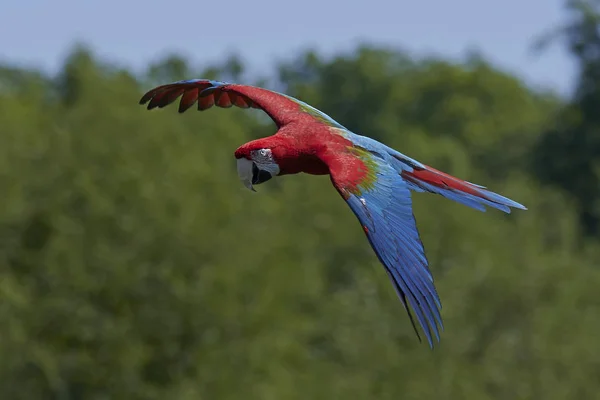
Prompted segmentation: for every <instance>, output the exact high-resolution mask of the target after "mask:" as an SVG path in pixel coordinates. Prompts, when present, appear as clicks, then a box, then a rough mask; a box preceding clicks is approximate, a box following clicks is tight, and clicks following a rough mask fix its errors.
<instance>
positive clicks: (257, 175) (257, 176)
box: [252, 163, 272, 185]
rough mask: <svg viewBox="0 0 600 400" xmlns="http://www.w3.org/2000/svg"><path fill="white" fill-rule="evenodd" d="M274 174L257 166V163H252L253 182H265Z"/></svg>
mask: <svg viewBox="0 0 600 400" xmlns="http://www.w3.org/2000/svg"><path fill="white" fill-rule="evenodd" d="M271 178H272V176H271V174H270V173H269V172H268V171H264V170H262V169H260V168H258V167H257V166H256V164H255V163H252V184H253V185H258V184H260V183H264V182H266V181H268V180H269V179H271Z"/></svg>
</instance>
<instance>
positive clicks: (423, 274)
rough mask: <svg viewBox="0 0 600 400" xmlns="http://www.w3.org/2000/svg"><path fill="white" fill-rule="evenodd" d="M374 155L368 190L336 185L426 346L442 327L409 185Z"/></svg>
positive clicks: (439, 303) (431, 344)
mask: <svg viewBox="0 0 600 400" xmlns="http://www.w3.org/2000/svg"><path fill="white" fill-rule="evenodd" d="M375 160H376V162H377V169H378V171H377V179H376V180H375V182H374V185H373V187H372V188H371V189H369V190H366V191H363V192H362V193H361V194H352V193H351V192H349V191H346V192H344V191H343V188H340V187H338V186H337V185H336V187H337V188H338V190H340V191H341V193H342V195H343V196H344V197H345V198H346V202H347V203H348V205H349V206H350V208H351V209H352V211H353V212H354V214H355V215H356V217H357V218H358V220H359V221H360V223H361V225H362V226H363V227H364V228H366V229H365V233H366V235H367V237H368V239H369V242H370V244H371V246H372V247H373V249H374V251H375V253H376V254H377V257H378V258H379V260H380V261H381V263H382V264H383V265H384V266H385V268H386V270H387V273H388V275H389V277H390V278H391V280H392V282H393V283H394V286H395V288H396V291H397V292H398V295H399V296H400V299H401V300H402V302H403V304H404V306H405V307H406V310H407V312H408V314H409V317H410V319H411V321H413V318H412V315H411V313H410V310H409V308H408V306H407V304H406V303H408V305H410V307H411V308H412V309H413V311H414V312H415V314H416V317H417V321H418V322H419V325H421V328H422V329H423V332H424V333H425V337H426V338H427V341H428V342H429V345H430V346H431V347H433V338H434V337H435V338H436V339H437V341H439V340H440V337H439V333H440V331H441V330H443V322H442V317H441V313H440V309H441V301H440V298H439V295H438V293H437V291H436V289H435V286H434V283H433V277H432V275H431V272H430V270H429V267H428V261H427V258H426V256H425V250H424V248H423V244H422V242H421V240H420V237H419V232H418V230H417V226H416V222H415V218H414V215H413V211H412V200H411V196H410V190H409V186H408V183H407V182H405V181H404V180H403V179H402V177H401V176H400V175H399V174H398V172H397V171H396V170H395V169H394V168H393V167H392V166H390V165H389V164H387V163H385V161H383V160H380V159H375ZM335 178H336V177H335V174H334V175H332V180H333V181H334V184H335ZM413 325H414V321H413ZM415 331H417V330H416V327H415ZM417 335H418V331H417Z"/></svg>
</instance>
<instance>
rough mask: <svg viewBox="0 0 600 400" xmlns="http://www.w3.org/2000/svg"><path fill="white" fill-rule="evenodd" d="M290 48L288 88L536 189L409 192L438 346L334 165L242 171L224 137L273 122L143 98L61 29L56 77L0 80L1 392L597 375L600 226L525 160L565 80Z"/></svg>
mask: <svg viewBox="0 0 600 400" xmlns="http://www.w3.org/2000/svg"><path fill="white" fill-rule="evenodd" d="M177 60H179V61H177ZM299 60H300V61H298V62H294V63H290V64H286V65H283V66H282V68H281V76H280V83H281V84H282V85H284V86H286V87H287V88H288V89H287V90H288V91H289V92H290V93H291V94H294V95H297V96H299V97H300V98H302V100H305V101H307V102H310V103H312V104H314V105H315V106H318V107H320V108H322V109H323V110H324V111H325V112H328V113H330V114H331V115H332V116H333V117H334V118H336V119H337V120H339V122H341V123H342V124H344V125H346V126H348V127H349V128H350V129H352V130H354V131H356V132H357V133H361V134H366V135H370V136H374V137H376V138H378V139H380V140H383V141H384V142H386V143H388V144H390V145H391V146H394V147H396V148H397V149H398V150H400V151H402V152H405V153H406V154H409V155H411V156H414V157H416V158H418V159H420V160H421V161H423V162H426V163H428V164H430V165H432V166H434V167H438V168H444V169H447V170H448V171H449V172H451V173H453V174H456V175H458V176H460V177H463V178H466V179H469V180H472V181H475V182H477V183H483V184H488V185H489V186H490V187H491V188H492V189H493V190H497V191H500V192H501V193H505V194H507V195H509V196H510V197H512V198H515V199H516V200H518V201H521V202H523V203H524V204H526V205H527V206H528V207H529V208H530V210H529V211H527V212H520V213H517V214H516V215H515V216H506V215H503V214H501V213H499V212H496V213H495V212H490V213H488V214H483V213H478V212H477V211H474V210H471V209H469V208H467V207H464V206H461V205H458V204H454V203H452V202H449V201H447V200H444V199H442V198H441V197H439V196H433V195H425V194H422V195H415V196H414V198H415V207H416V210H415V213H416V216H417V220H418V223H419V228H420V231H421V233H422V236H423V241H424V243H425V246H426V249H427V253H428V256H429V259H430V262H431V265H432V269H433V270H434V274H435V277H436V282H437V285H438V288H439V292H440V294H441V297H442V301H443V304H444V309H443V317H444V319H445V324H446V332H445V333H444V334H443V338H442V343H441V344H440V346H439V347H438V348H437V349H436V350H435V351H434V352H431V351H428V349H427V347H426V346H425V345H419V344H418V342H417V340H416V339H415V338H414V336H413V332H412V328H411V327H410V324H409V322H408V321H407V320H406V318H405V314H404V311H403V309H402V306H401V304H400V303H399V301H398V299H397V298H396V295H395V293H394V290H393V287H392V285H391V284H390V282H389V281H388V279H387V276H386V274H385V271H384V270H383V268H382V267H381V266H380V265H379V263H378V261H377V259H376V257H375V256H374V254H373V252H372V251H371V249H370V247H369V245H368V244H367V242H366V240H365V238H364V235H363V233H362V231H361V230H360V229H359V226H358V224H357V222H356V220H355V218H354V216H353V215H352V213H351V211H350V210H349V209H348V208H347V207H346V206H345V205H343V202H342V200H341V199H340V198H339V195H338V194H337V193H335V191H334V190H333V189H332V187H331V183H330V182H329V179H328V178H327V177H314V176H306V175H298V176H293V177H287V178H281V179H276V180H274V181H273V182H269V183H268V184H266V185H261V187H260V188H259V193H251V192H249V191H247V190H246V189H244V188H243V187H242V186H241V185H240V184H239V182H238V179H237V176H236V171H235V160H234V158H233V154H232V153H233V150H234V149H235V148H236V147H237V146H238V145H239V144H241V143H244V142H245V141H247V140H249V139H251V138H252V137H255V136H256V135H266V134H269V133H271V132H274V131H275V127H274V125H273V124H272V123H269V124H263V123H262V121H263V119H259V118H255V117H256V116H257V115H259V113H251V112H248V111H244V110H236V109H227V110H222V109H211V110H210V111H207V112H205V113H198V112H194V111H191V110H190V111H189V112H188V113H186V114H183V115H179V114H178V113H177V112H176V109H175V108H168V109H165V110H161V111H155V112H148V111H146V110H145V109H144V108H143V107H139V106H138V105H137V102H138V100H139V96H140V95H141V90H140V86H141V85H140V83H141V82H140V81H139V80H136V79H135V78H134V77H133V76H132V75H131V74H130V73H129V72H127V71H122V70H118V69H116V68H114V67H111V66H110V65H109V66H107V65H104V64H102V63H101V62H99V61H98V60H97V59H96V58H95V57H94V55H93V54H92V53H91V52H89V51H88V50H86V49H85V48H77V49H75V50H74V52H73V54H72V55H71V56H70V57H68V58H67V60H66V62H65V65H64V67H63V70H62V72H61V74H59V76H58V78H56V79H51V78H49V77H45V76H43V75H41V74H39V73H36V72H32V71H18V70H15V69H3V70H0V82H10V80H11V78H10V77H11V76H12V75H11V74H15V73H17V75H16V76H21V77H23V78H22V79H21V80H22V83H18V84H16V85H15V86H14V87H18V88H19V90H8V91H2V92H0V126H2V129H0V136H1V140H2V143H3V145H2V146H0V171H2V172H1V173H0V190H1V191H2V193H3V195H2V196H0V360H2V362H1V363H0V398H2V399H5V398H6V399H15V400H19V399H60V400H62V399H92V400H94V399H108V398H110V399H164V398H175V399H183V400H185V399H198V398H217V399H238V398H240V397H243V398H247V399H281V398H285V399H304V398H311V399H331V398H352V399H372V398H377V399H382V400H385V399H397V398H398V397H399V396H400V397H402V398H406V399H409V400H410V399H419V400H423V399H434V398H435V399H455V398H460V399H465V400H469V399H492V398H493V399H500V400H502V399H507V400H508V399H510V400H514V399H531V398H544V399H546V400H553V399H560V400H562V399H565V398H595V396H597V393H598V391H599V390H600V386H599V385H600V383H599V381H598V379H597V376H598V375H599V374H600V365H599V364H598V361H597V357H596V354H597V353H598V352H599V351H600V343H599V342H598V340H597V338H596V336H595V333H594V332H595V331H596V330H598V329H599V328H600V321H599V320H598V318H597V315H598V313H599V312H600V301H599V300H598V296H597V295H596V292H597V287H598V285H600V270H598V269H597V268H595V266H596V261H597V259H598V257H599V256H600V247H599V245H598V244H597V243H585V244H584V245H580V243H579V236H578V235H577V231H578V229H579V225H578V220H577V213H576V212H575V211H574V210H573V204H572V202H571V200H570V199H569V198H568V197H566V196H564V195H562V194H561V192H560V191H558V190H555V189H552V188H543V187H541V185H540V183H539V182H538V181H537V180H536V177H535V176H533V175H532V174H530V173H529V171H528V169H526V168H524V167H523V165H526V162H525V160H526V159H527V157H528V156H529V153H528V152H530V151H531V149H532V147H533V145H534V144H535V142H536V140H537V139H538V135H539V132H541V131H543V130H544V128H545V127H546V123H547V120H548V119H549V115H552V114H553V113H554V110H555V109H556V107H557V103H558V101H557V100H556V99H555V98H554V97H553V96H550V95H546V94H543V93H536V92H533V91H532V90H530V89H528V88H527V87H526V86H524V85H523V84H522V83H520V82H519V81H518V80H516V79H515V78H513V77H511V76H509V75H507V74H504V73H502V72H500V71H497V70H495V69H494V68H493V67H492V66H490V65H488V64H486V63H485V62H484V61H482V60H477V59H473V60H472V61H468V62H466V63H464V64H456V63H455V64H451V63H448V62H444V61H442V60H418V59H415V58H414V57H411V56H409V55H408V54H406V53H404V52H402V51H394V50H390V49H381V48H375V47H367V46H363V47H361V48H358V49H357V50H356V52H353V53H350V54H347V55H339V56H337V57H335V58H333V59H331V60H326V59H325V58H324V57H322V56H320V55H318V54H316V53H311V52H307V53H306V54H304V55H301V56H300V57H299ZM230 61H231V60H230ZM156 65H158V66H160V65H164V66H166V68H164V69H162V70H161V68H158V69H155V70H154V71H155V72H156V71H158V75H157V76H162V75H161V74H166V75H165V76H167V75H169V74H172V76H171V78H169V81H171V80H172V78H177V74H182V73H183V72H184V71H188V72H189V71H190V70H191V69H192V68H191V67H190V65H189V64H188V63H187V62H185V61H184V60H181V59H178V58H176V57H171V58H169V59H167V60H165V61H164V63H161V62H159V63H157V64H156ZM169 65H170V66H171V67H168V66H169ZM231 65H232V66H235V62H234V63H231ZM240 66H241V63H240ZM150 70H152V68H150ZM2 71H4V75H3V74H2ZM235 71H238V73H242V72H243V68H232V70H230V71H229V72H227V73H230V74H231V73H235ZM149 72H151V71H149ZM209 72H210V71H209ZM213 72H214V73H215V74H216V73H217V71H216V70H214V69H213ZM150 76H151V74H150V75H148V76H145V77H144V78H145V79H146V80H149V79H150V78H149V77H150ZM182 77H183V76H182ZM27 82H30V83H31V82H46V83H47V84H29V83H27ZM161 83H162V82H161ZM147 84H148V82H144V83H143V85H144V87H145V86H146V85H147ZM56 93H58V94H60V97H59V100H60V101H56ZM53 96H54V97H53ZM52 99H54V101H51V100H52ZM516 144H518V146H517V145H516Z"/></svg>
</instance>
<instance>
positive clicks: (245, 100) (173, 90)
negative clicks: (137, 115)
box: [140, 79, 344, 128]
mask: <svg viewBox="0 0 600 400" xmlns="http://www.w3.org/2000/svg"><path fill="white" fill-rule="evenodd" d="M180 96H181V101H180V102H179V112H180V113H182V112H185V111H186V110H188V109H189V108H190V107H192V106H193V105H194V104H196V102H197V103H198V110H200V111H203V110H207V109H209V108H211V107H212V106H217V107H222V108H229V107H232V106H237V107H240V108H258V109H261V110H263V111H264V112H266V113H267V114H268V115H269V117H271V119H272V120H273V121H274V122H275V124H277V126H278V127H281V126H283V125H285V124H287V123H290V122H293V121H308V120H312V121H315V120H316V121H319V122H321V123H324V124H326V125H329V126H334V127H337V128H344V127H343V126H342V125H340V124H339V123H338V122H336V121H335V120H334V119H333V118H331V117H330V116H328V115H327V114H325V113H323V112H321V111H319V110H317V109H316V108H314V107H312V106H310V105H308V104H306V103H304V102H302V101H300V100H298V99H296V98H294V97H291V96H288V95H285V94H281V93H277V92H274V91H272V90H268V89H263V88H259V87H256V86H250V85H239V84H233V83H227V82H220V81H213V80H209V79H190V80H185V81H178V82H174V83H169V84H167V85H162V86H158V87H155V88H154V89H152V90H150V91H148V92H147V93H146V94H144V95H143V96H142V98H141V99H140V104H142V105H143V104H146V103H148V106H147V108H148V110H151V109H153V108H157V107H158V108H163V107H165V106H167V105H169V104H171V103H173V102H174V101H175V100H177V99H178V98H179V97H180Z"/></svg>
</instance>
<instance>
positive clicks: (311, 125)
mask: <svg viewBox="0 0 600 400" xmlns="http://www.w3.org/2000/svg"><path fill="white" fill-rule="evenodd" d="M180 96H181V101H180V102H179V112H180V113H182V112H184V111H186V110H187V109H189V108H190V107H192V106H193V105H194V104H196V103H198V106H197V107H198V110H200V111H203V110H206V109H209V108H211V107H212V106H217V107H223V108H229V107H231V106H237V107H240V108H256V109H261V110H263V111H264V112H265V113H267V114H268V116H269V117H270V118H271V119H272V120H273V121H274V122H275V124H276V126H277V128H278V130H277V132H276V133H275V134H274V135H272V136H269V137H266V138H261V139H257V140H253V141H250V142H248V143H245V144H243V145H241V146H240V147H239V148H238V149H237V150H235V153H234V155H235V158H236V159H237V172H238V176H239V178H240V180H241V181H242V182H243V184H244V185H245V186H246V187H247V188H248V189H250V190H253V191H254V185H259V184H261V183H264V182H267V181H268V180H270V179H272V178H273V177H276V176H283V175H290V174H297V173H300V172H304V173H307V174H312V175H327V174H328V175H329V176H330V179H331V182H332V183H333V187H334V188H335V189H336V190H337V191H338V193H339V194H340V195H341V197H342V198H343V199H344V201H345V202H346V203H347V204H348V206H349V207H350V209H351V210H352V211H353V212H354V214H355V215H356V217H357V218H358V221H359V222H360V225H361V227H362V229H363V231H364V233H365V235H366V236H367V239H368V240H369V243H370V245H371V247H372V248H373V250H374V251H375V254H376V255H377V257H378V259H379V261H380V262H381V264H383V266H384V267H385V270H386V272H387V274H388V276H389V278H390V280H391V281H392V283H393V285H394V288H395V290H396V293H397V294H398V296H399V298H400V300H401V302H402V304H403V306H404V308H405V309H406V312H407V314H408V317H409V319H410V322H411V324H412V327H413V329H414V331H415V333H416V335H417V338H418V339H419V341H421V337H420V335H419V331H418V330H417V327H416V325H415V320H414V318H413V315H412V313H411V311H410V308H412V309H413V311H414V313H415V314H416V319H417V321H418V322H419V325H420V326H421V328H422V330H423V332H424V333H425V336H426V338H427V341H428V342H429V346H430V347H431V348H433V339H434V337H435V339H436V340H437V341H438V342H439V340H440V331H443V322H442V317H441V313H440V309H441V307H442V306H441V302H440V298H439V295H438V293H437V290H436V288H435V285H434V280H433V276H432V274H431V271H430V270H429V263H428V261H427V258H426V256H425V251H424V248H423V244H422V242H421V239H420V237H419V232H418V230H417V226H416V221H415V218H414V214H413V210H412V199H411V191H414V192H430V193H437V194H439V195H442V196H444V197H446V198H448V199H451V200H454V201H457V202H459V203H462V204H464V205H467V206H469V207H472V208H475V209H478V210H481V211H485V206H488V207H493V208H496V209H498V210H501V211H504V212H506V213H510V211H511V210H510V207H514V208H519V209H522V210H526V209H527V208H525V207H524V206H523V205H521V204H519V203H517V202H515V201H513V200H510V199H508V198H506V197H504V196H501V195H499V194H497V193H493V192H491V191H489V190H487V189H486V188H485V187H484V186H479V185H475V184H473V183H469V182H466V181H463V180H461V179H459V178H455V177H453V176H450V175H448V174H445V173H444V172H441V171H438V170H436V169H434V168H431V167H429V166H427V165H425V164H422V163H420V162H419V161H417V160H414V159H412V158H410V157H407V156H405V155H404V154H402V153H400V152H398V151H396V150H394V149H392V148H390V147H388V146H386V145H385V144H383V143H380V142H378V141H376V140H374V139H371V138H369V137H366V136H361V135H358V134H355V133H353V132H351V131H350V130H348V129H346V128H345V127H344V126H342V125H341V124H339V123H338V122H336V121H335V120H334V119H333V118H331V117H329V116H328V115H327V114H325V113H323V112H321V111H319V110H317V109H315V108H314V107H312V106H310V105H308V104H306V103H304V102H302V101H300V100H298V99H296V98H294V97H291V96H288V95H285V94H282V93H277V92H274V91H271V90H268V89H264V88H260V87H255V86H249V85H242V84H234V83H227V82H220V81H214V80H208V79H191V80H183V81H178V82H174V83H170V84H166V85H162V86H158V87H156V88H154V89H152V90H150V91H148V92H147V93H146V94H144V95H143V96H142V98H141V99H140V104H142V105H143V104H146V103H148V106H147V108H148V109H149V110H151V109H154V108H156V107H158V108H163V107H165V106H167V105H169V104H171V103H172V102H174V101H175V100H177V99H178V98H179V97H180ZM409 305H410V308H409Z"/></svg>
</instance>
